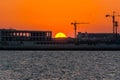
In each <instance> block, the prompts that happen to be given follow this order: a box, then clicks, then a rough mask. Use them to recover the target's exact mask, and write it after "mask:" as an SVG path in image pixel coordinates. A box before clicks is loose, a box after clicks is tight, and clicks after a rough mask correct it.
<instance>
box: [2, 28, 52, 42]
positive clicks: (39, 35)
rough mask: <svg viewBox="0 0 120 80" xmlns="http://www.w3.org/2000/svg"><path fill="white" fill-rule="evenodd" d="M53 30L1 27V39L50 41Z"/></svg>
mask: <svg viewBox="0 0 120 80" xmlns="http://www.w3.org/2000/svg"><path fill="white" fill-rule="evenodd" d="M51 39H52V32H51V31H28V30H15V29H0V41H49V40H51Z"/></svg>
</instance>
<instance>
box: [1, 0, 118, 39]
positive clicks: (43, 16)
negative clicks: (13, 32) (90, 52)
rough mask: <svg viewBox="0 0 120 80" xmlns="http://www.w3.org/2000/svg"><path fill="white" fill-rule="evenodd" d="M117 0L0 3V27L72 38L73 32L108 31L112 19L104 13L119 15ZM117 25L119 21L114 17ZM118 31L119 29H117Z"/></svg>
mask: <svg viewBox="0 0 120 80" xmlns="http://www.w3.org/2000/svg"><path fill="white" fill-rule="evenodd" d="M119 3H120V0H0V28H15V29H20V30H21V29H22V30H23V29H25V30H50V31H52V32H53V37H54V35H55V33H58V32H63V33H65V34H66V35H68V36H70V37H73V36H74V27H73V26H72V25H71V24H70V23H71V22H73V21H77V22H89V23H90V24H88V25H84V24H80V25H78V27H77V32H88V33H89V32H96V33H97V32H112V19H111V18H106V17H105V15H106V14H112V12H113V11H116V14H120V9H119V8H120V5H119ZM116 20H117V21H118V22H119V23H120V21H119V20H120V18H116ZM118 32H120V28H118Z"/></svg>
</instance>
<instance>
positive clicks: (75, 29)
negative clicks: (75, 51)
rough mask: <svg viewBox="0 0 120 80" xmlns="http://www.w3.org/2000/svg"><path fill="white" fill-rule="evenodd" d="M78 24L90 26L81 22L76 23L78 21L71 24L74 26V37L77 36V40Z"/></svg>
mask: <svg viewBox="0 0 120 80" xmlns="http://www.w3.org/2000/svg"><path fill="white" fill-rule="evenodd" d="M78 24H89V23H79V22H76V21H74V22H71V25H73V26H74V36H75V38H77V35H76V31H77V25H78Z"/></svg>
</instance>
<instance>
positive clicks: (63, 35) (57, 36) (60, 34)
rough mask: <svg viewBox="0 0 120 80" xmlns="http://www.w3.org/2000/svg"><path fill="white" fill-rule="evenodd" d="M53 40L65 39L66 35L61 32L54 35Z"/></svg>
mask: <svg viewBox="0 0 120 80" xmlns="http://www.w3.org/2000/svg"><path fill="white" fill-rule="evenodd" d="M55 38H66V35H65V34H64V33H62V32H59V33H57V34H56V35H55Z"/></svg>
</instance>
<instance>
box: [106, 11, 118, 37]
mask: <svg viewBox="0 0 120 80" xmlns="http://www.w3.org/2000/svg"><path fill="white" fill-rule="evenodd" d="M115 13H116V12H115V11H113V15H109V14H107V15H106V17H112V22H113V36H114V34H115V33H116V35H117V27H118V22H117V21H116V20H115V17H116V16H120V15H115ZM115 28H116V29H115Z"/></svg>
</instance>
